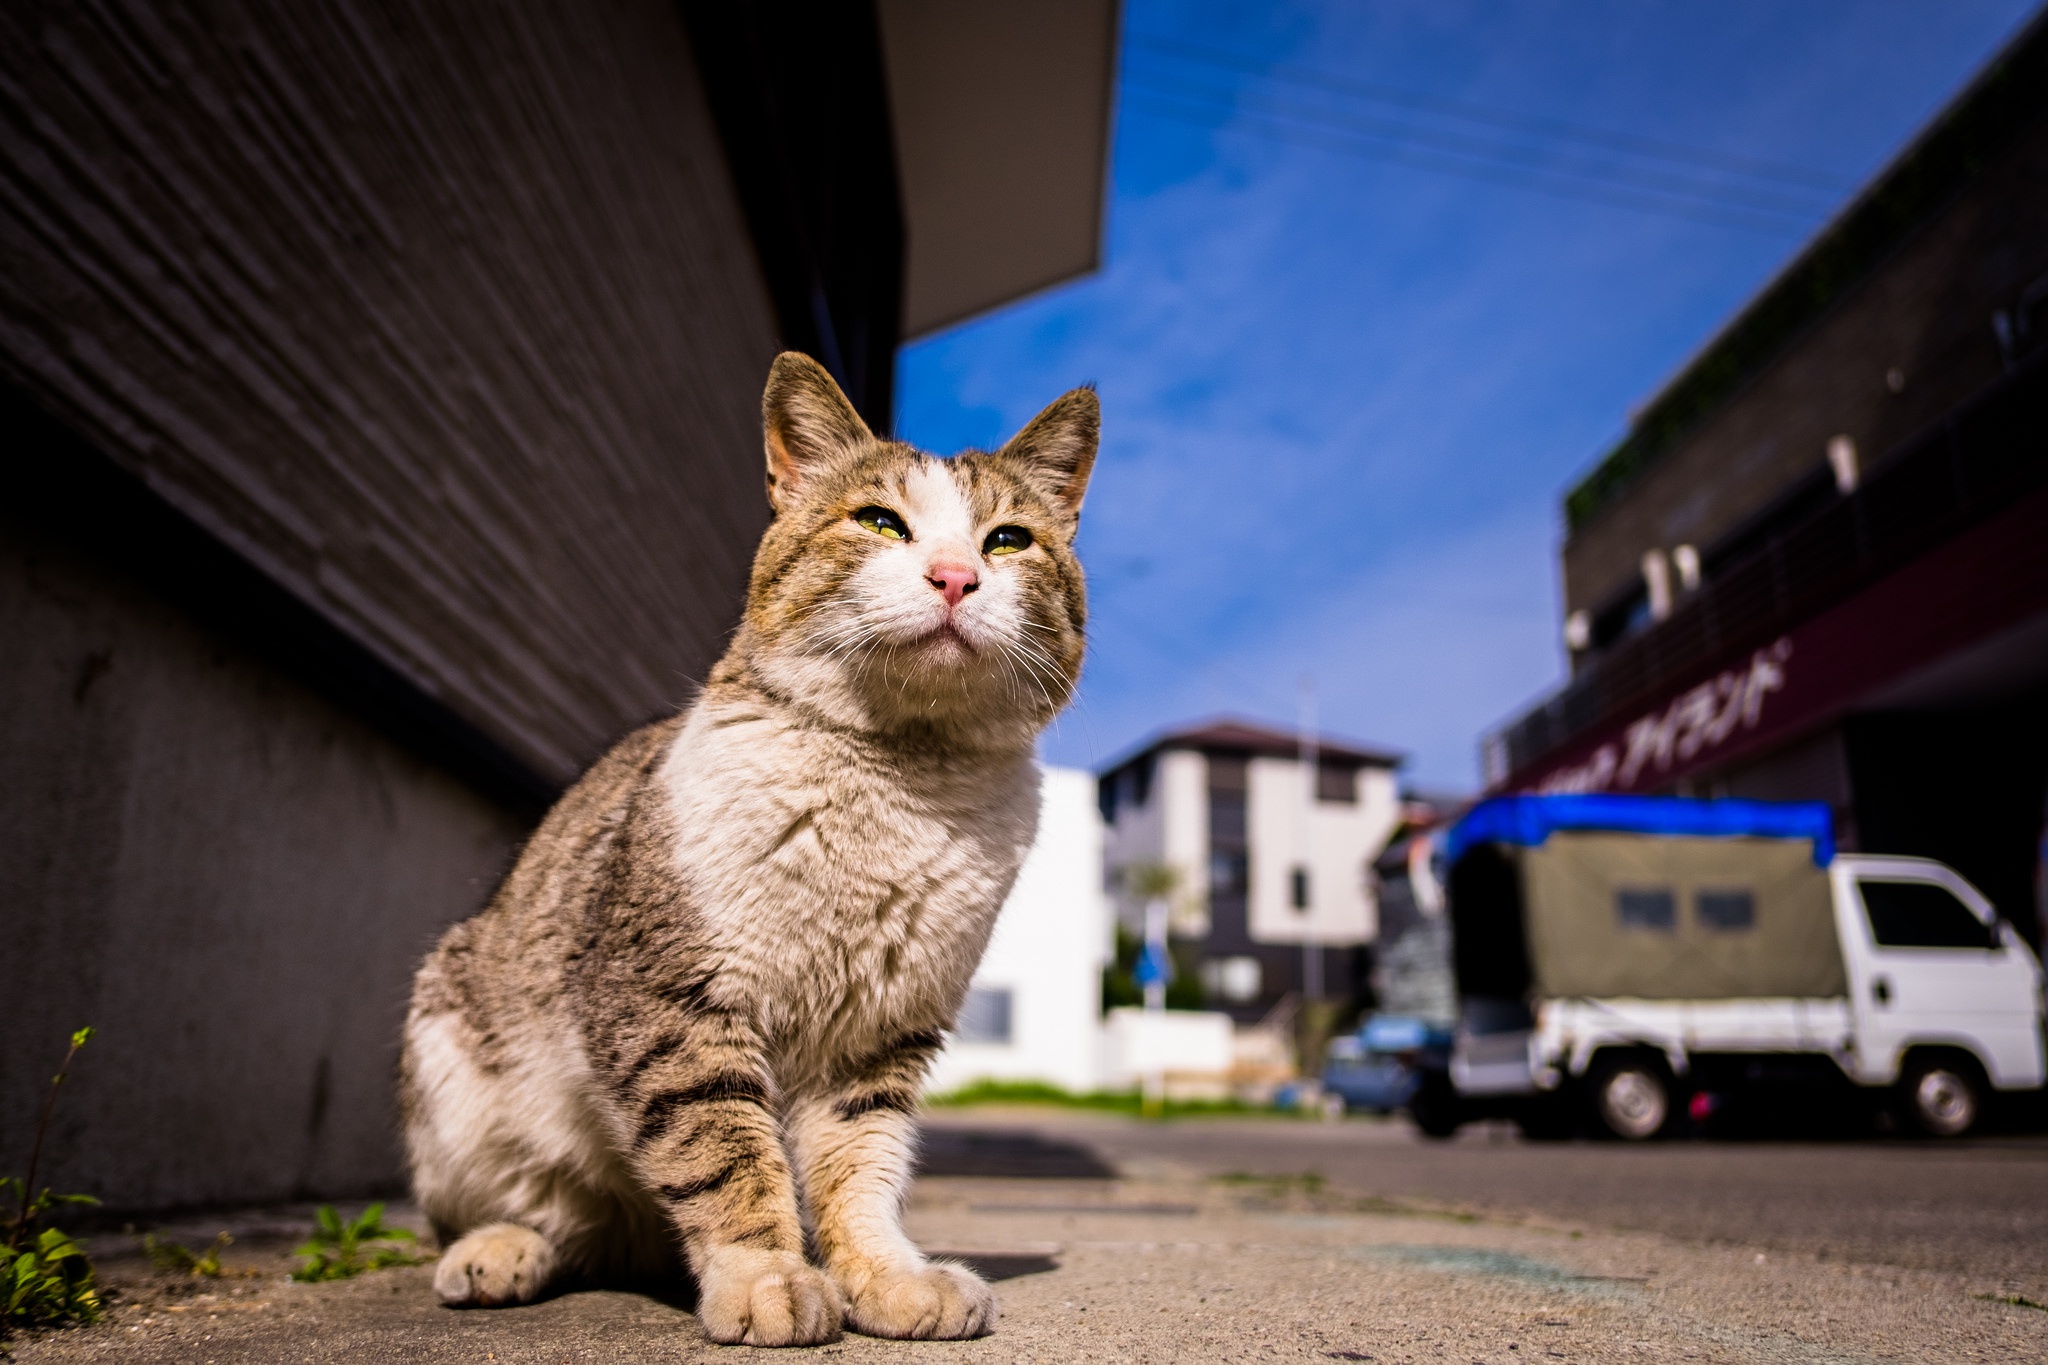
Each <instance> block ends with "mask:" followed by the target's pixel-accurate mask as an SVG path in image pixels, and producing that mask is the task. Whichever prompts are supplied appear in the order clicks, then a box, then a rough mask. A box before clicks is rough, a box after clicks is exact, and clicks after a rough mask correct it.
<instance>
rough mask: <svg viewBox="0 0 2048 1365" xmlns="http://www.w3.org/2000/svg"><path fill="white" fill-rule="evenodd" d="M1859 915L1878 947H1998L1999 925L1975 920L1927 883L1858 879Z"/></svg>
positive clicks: (1951, 895)
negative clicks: (1866, 918)
mask: <svg viewBox="0 0 2048 1365" xmlns="http://www.w3.org/2000/svg"><path fill="white" fill-rule="evenodd" d="M1856 889H1857V890H1858V891H1859V892H1861V893H1862V895H1863V912H1864V914H1866V915H1868V916H1869V917H1870V933H1871V936H1872V937H1873V938H1875V939H1876V940H1877V944H1878V946H1879V947H1880V948H1985V949H1995V948H1997V947H1998V946H1999V937H1998V927H1997V926H1996V925H1995V924H1986V923H1984V921H1982V920H1980V919H1978V918H1977V916H1976V913H1975V912H1974V911H1972V910H1971V909H1970V907H1969V906H1967V905H1965V904H1963V903H1962V902H1961V901H1960V900H1958V899H1956V897H1955V895H1954V893H1952V892H1951V891H1949V889H1948V888H1947V887H1943V886H1936V885H1935V884H1934V883H1932V882H1881V881H1859V882H1857V883H1856Z"/></svg>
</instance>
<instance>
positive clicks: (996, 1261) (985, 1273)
mask: <svg viewBox="0 0 2048 1365" xmlns="http://www.w3.org/2000/svg"><path fill="white" fill-rule="evenodd" d="M931 1255H932V1256H934V1257H936V1258H938V1259H940V1260H946V1261H958V1262H959V1263H960V1264H961V1265H964V1266H966V1267H967V1268H968V1269H969V1270H972V1271H973V1272H974V1273H975V1274H977V1275H979V1276H981V1278H983V1279H984V1280H988V1281H991V1282H994V1281H998V1280H1014V1279H1017V1278H1019V1277H1021V1276H1024V1275H1043V1274H1044V1273H1045V1272H1046V1271H1048V1270H1058V1269H1059V1268H1060V1263H1059V1261H1058V1259H1057V1258H1055V1257H1052V1256H1033V1255H1023V1254H1019V1255H1011V1254H1007V1253H996V1252H979V1251H934V1252H932V1253H931Z"/></svg>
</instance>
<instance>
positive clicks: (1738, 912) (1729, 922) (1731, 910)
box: [1693, 891, 1756, 934]
mask: <svg viewBox="0 0 2048 1365" xmlns="http://www.w3.org/2000/svg"><path fill="white" fill-rule="evenodd" d="M1693 909H1694V910H1695V911H1696V912H1697V913H1698V915H1699V922H1700V928H1702V929H1712V930H1715V931H1716V932H1718V933H1724V934H1733V933H1740V932H1742V931H1743V930H1745V929H1754V928H1756V897H1755V896H1752V895H1751V894H1750V893H1749V892H1747V891H1702V892H1700V893H1699V894H1698V895H1697V896H1695V897H1694V898H1693Z"/></svg>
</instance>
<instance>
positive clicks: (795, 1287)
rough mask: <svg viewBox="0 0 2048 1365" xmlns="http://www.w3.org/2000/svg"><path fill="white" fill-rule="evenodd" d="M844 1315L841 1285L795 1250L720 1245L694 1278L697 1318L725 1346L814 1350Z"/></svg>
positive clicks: (836, 1332)
mask: <svg viewBox="0 0 2048 1365" xmlns="http://www.w3.org/2000/svg"><path fill="white" fill-rule="evenodd" d="M845 1315H846V1304H845V1301H844V1300H843V1299H841V1298H840V1296H839V1286H838V1285H836V1284H834V1283H832V1281H831V1279H830V1278H828V1277H827V1276H826V1274H825V1273H824V1272H823V1271H821V1270H819V1269H818V1268H817V1267H816V1266H813V1265H811V1264H810V1263H809V1262H807V1261H806V1260H804V1258H803V1257H802V1256H800V1255H798V1254H797V1253H796V1252H793V1251H755V1250H753V1249H752V1248H749V1247H720V1248H719V1249H718V1250H716V1251H713V1252H712V1253H711V1254H710V1255H709V1256H707V1257H706V1258H705V1261H704V1266H703V1269H702V1270H701V1271H700V1272H699V1274H698V1277H697V1318H698V1320H699V1321H701V1322H702V1323H703V1324H704V1334H705V1335H706V1336H708V1337H710V1338H711V1339H712V1340H713V1341H716V1342H721V1343H723V1344H725V1345H727V1346H732V1345H746V1346H815V1345H817V1344H818V1343H819V1342H821V1341H830V1340H832V1338H834V1337H836V1336H838V1335H839V1323H840V1320H841V1319H842V1318H843V1317H844V1316H845Z"/></svg>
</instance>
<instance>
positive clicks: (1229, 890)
mask: <svg viewBox="0 0 2048 1365" xmlns="http://www.w3.org/2000/svg"><path fill="white" fill-rule="evenodd" d="M1250 863H1251V860H1250V859H1249V858H1247V857H1246V856H1245V855H1244V854H1242V853H1232V852H1231V851H1229V850H1228V849H1217V850H1216V851H1215V852H1214V853H1211V854H1210V855H1209V892H1210V894H1211V895H1216V896H1241V895H1243V894H1244V891H1245V888H1246V887H1247V886H1249V885H1250V884H1251V866H1250Z"/></svg>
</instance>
